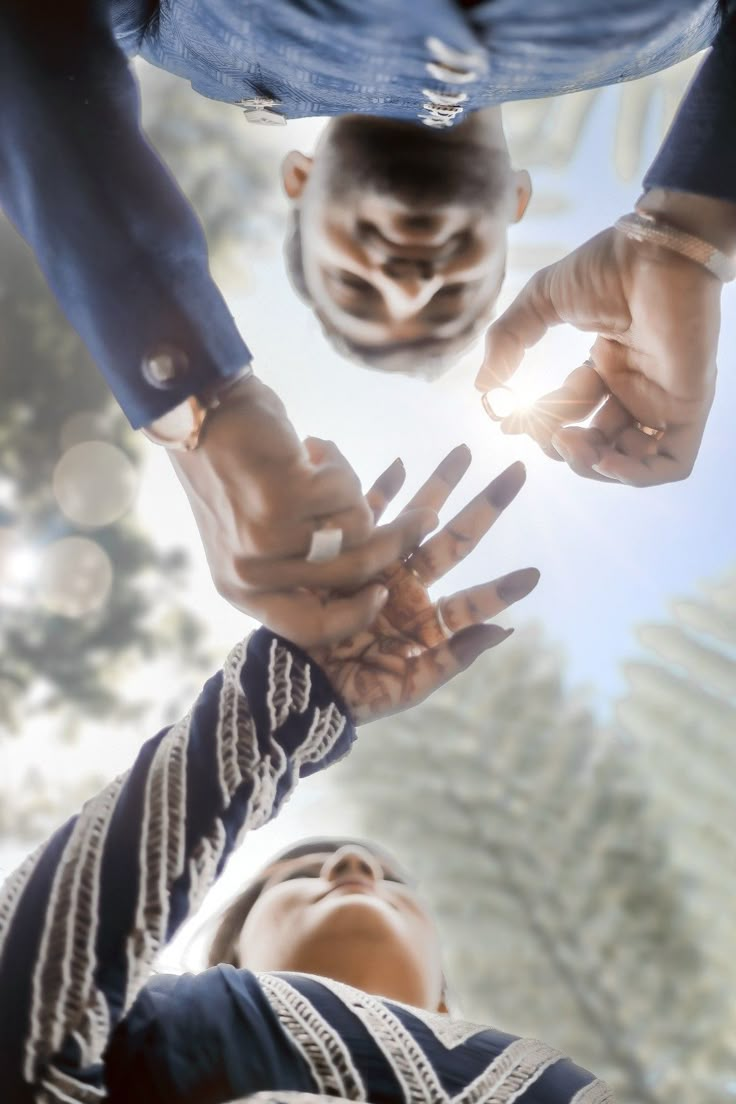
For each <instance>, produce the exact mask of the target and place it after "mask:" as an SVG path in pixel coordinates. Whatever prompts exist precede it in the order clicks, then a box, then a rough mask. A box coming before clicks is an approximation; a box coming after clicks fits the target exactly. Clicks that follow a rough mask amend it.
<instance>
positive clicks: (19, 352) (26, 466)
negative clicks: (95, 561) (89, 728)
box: [0, 223, 201, 731]
mask: <svg viewBox="0 0 736 1104" xmlns="http://www.w3.org/2000/svg"><path fill="white" fill-rule="evenodd" d="M0 358H1V359H2V363H3V364H4V365H5V366H6V370H5V371H4V372H3V373H2V375H1V376H0V409H1V410H2V415H1V416H0V476H1V481H0V506H1V507H2V510H3V514H2V517H1V518H0V546H5V548H6V553H7V554H6V556H5V557H4V559H0V572H2V571H3V570H4V572H5V578H6V580H7V577H8V576H10V577H11V583H10V584H8V585H6V586H5V587H4V588H3V589H2V591H0V610H1V614H2V615H1V616H0V727H1V728H2V730H3V731H8V730H9V729H11V728H13V727H14V726H15V725H17V724H18V722H19V721H20V720H22V718H23V717H24V716H26V715H27V714H28V713H29V712H36V711H39V710H52V711H55V710H58V709H59V708H60V707H62V706H64V705H68V706H70V707H74V709H75V710H76V711H78V712H81V713H83V714H84V715H87V716H105V715H108V714H110V713H111V712H112V711H113V710H114V711H115V714H116V715H117V716H125V715H126V714H128V715H129V714H130V712H131V711H134V710H135V709H136V708H137V707H139V706H140V705H141V702H140V701H127V700H121V697H120V695H119V693H118V691H117V688H116V686H117V683H118V680H119V677H120V673H121V671H122V670H124V668H125V666H126V665H128V664H129V663H130V660H131V658H132V657H133V656H137V657H139V658H140V657H147V658H150V657H152V656H154V655H157V654H160V653H167V652H173V653H177V654H179V655H180V656H181V657H186V658H187V660H188V661H190V662H192V663H196V662H197V660H198V657H199V652H198V641H199V639H200V636H201V626H200V623H199V622H198V620H197V618H196V617H194V615H193V614H191V613H190V612H188V611H187V610H186V608H185V607H184V606H183V605H182V604H181V603H180V602H179V601H178V600H177V598H176V590H177V588H178V587H179V586H180V584H181V581H182V578H183V573H184V569H185V557H184V556H183V554H182V553H180V552H176V553H173V554H165V555H164V554H162V553H161V552H159V551H158V550H157V549H156V547H155V545H154V544H153V543H152V542H151V540H150V539H149V537H148V536H147V535H146V534H144V533H142V532H141V531H140V530H139V528H138V527H137V525H136V523H135V521H134V519H133V518H132V517H131V516H130V515H129V514H127V515H126V514H124V515H123V517H122V518H121V519H120V520H118V521H116V522H114V523H113V524H109V525H105V526H104V527H102V528H99V529H94V530H93V531H91V532H90V531H89V530H88V529H87V528H84V529H79V528H78V527H77V526H76V525H75V524H74V523H73V522H72V521H69V520H68V519H67V518H66V517H65V516H64V514H63V513H62V512H61V510H60V508H59V504H58V501H57V497H56V495H55V492H54V486H53V475H54V470H55V468H56V465H57V464H58V461H59V460H60V458H61V457H62V455H63V454H64V452H65V447H64V446H65V444H67V443H68V444H78V443H79V442H84V441H85V440H88V439H90V437H92V438H97V439H102V440H104V441H106V442H108V443H110V444H113V445H115V446H117V448H118V449H120V450H121V455H122V456H123V457H127V458H128V459H129V461H130V462H131V465H132V467H133V469H135V468H137V467H138V466H139V464H140V451H139V445H138V442H137V439H136V438H135V435H134V434H133V432H132V431H131V430H130V429H129V427H128V425H127V422H126V421H125V419H124V417H123V415H122V414H121V413H120V412H119V411H118V409H117V407H116V406H115V404H114V402H113V400H112V398H111V396H110V394H109V392H108V390H107V387H106V385H105V383H104V381H103V380H102V378H101V377H100V376H99V374H98V373H97V370H96V368H95V367H94V365H93V364H92V362H91V360H90V358H89V356H88V354H87V352H86V350H85V349H84V347H83V346H82V343H81V342H80V341H79V339H78V338H77V336H76V335H75V333H74V332H73V331H72V330H71V328H70V327H69V326H68V324H67V323H66V322H65V320H64V319H63V317H62V316H61V314H60V312H59V310H58V308H57V307H56V304H55V303H54V301H53V299H52V298H51V296H50V294H49V292H48V291H47V289H46V287H45V286H44V283H43V281H42V277H41V275H40V273H39V272H38V269H37V268H36V265H35V262H34V261H33V259H32V257H31V256H30V254H29V252H28V250H27V249H26V247H25V245H24V244H23V243H22V242H21V241H20V240H19V239H18V238H17V236H16V235H15V233H14V231H13V230H12V229H11V227H9V226H8V225H7V223H1V224H0ZM80 412H84V415H85V416H84V417H80ZM70 535H84V537H85V540H86V541H91V542H94V545H95V546H97V547H98V548H99V549H101V550H102V552H103V553H104V554H105V555H104V556H103V557H102V558H103V563H104V562H105V558H107V559H108V560H109V564H110V567H111V569H112V585H111V587H110V590H109V594H108V595H107V598H106V600H105V601H103V602H102V604H101V605H99V606H98V608H96V609H92V610H91V611H90V612H88V613H87V614H85V615H82V616H78V617H72V616H63V615H59V613H57V612H54V608H55V607H53V606H52V608H51V609H49V608H48V607H47V606H45V605H44V604H43V603H42V602H39V601H38V600H37V597H38V596H37V593H36V588H35V586H34V583H35V580H34V579H33V578H30V579H27V580H25V585H24V586H18V587H16V588H15V591H14V588H13V586H12V575H13V557H14V556H17V555H19V554H22V552H19V550H18V549H21V550H22V549H34V550H36V551H43V549H44V548H48V547H49V546H50V545H51V544H52V542H56V541H59V540H60V539H63V538H65V537H68V536H70ZM11 537H12V538H14V539H15V541H16V542H17V544H18V548H13V547H11V548H9V549H8V547H7V546H8V544H9V543H10V539H11ZM3 538H4V539H3ZM83 572H84V564H83V563H82V562H81V561H80V560H77V562H76V563H72V564H70V565H69V569H68V579H67V584H66V586H67V588H68V589H72V588H75V587H77V586H78V585H79V581H80V578H81V581H82V582H84V579H83V577H82V576H83ZM58 582H59V585H60V587H61V590H62V591H63V590H64V589H65V587H64V579H61V580H58Z"/></svg>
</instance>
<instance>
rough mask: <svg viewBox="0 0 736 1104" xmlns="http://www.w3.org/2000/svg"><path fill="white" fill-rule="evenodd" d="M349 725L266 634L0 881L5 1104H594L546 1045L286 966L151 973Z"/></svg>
mask: <svg viewBox="0 0 736 1104" xmlns="http://www.w3.org/2000/svg"><path fill="white" fill-rule="evenodd" d="M353 738H354V729H353V725H352V723H351V721H350V718H349V716H348V714H347V711H346V708H345V706H344V704H343V703H342V702H341V701H339V700H338V698H337V696H336V694H335V692H334V691H333V689H332V687H331V685H330V683H329V682H328V680H327V679H326V678H325V676H324V674H323V673H322V672H321V671H320V669H319V668H318V667H316V666H315V665H314V664H313V663H312V662H311V661H310V660H309V659H308V658H307V656H305V655H304V654H303V653H302V652H300V651H299V649H297V648H295V647H293V646H292V645H290V644H288V643H287V642H286V641H283V640H281V639H279V638H277V637H275V636H273V635H272V634H271V633H269V632H267V631H266V630H263V629H260V630H259V631H258V632H256V633H255V634H254V635H253V636H252V637H251V638H250V640H249V641H247V642H243V643H241V644H239V645H238V646H237V647H236V648H235V649H234V650H233V651H232V653H231V654H230V656H229V657H228V659H227V661H226V663H225V665H224V667H223V669H222V671H220V672H218V674H217V675H215V676H214V677H213V678H211V679H210V680H209V682H208V683H207V684H206V685H205V687H204V689H203V691H202V693H201V695H200V697H199V698H198V700H197V701H196V703H195V705H194V707H193V709H192V710H191V712H190V713H189V714H188V715H187V716H186V717H184V718H183V719H182V720H181V721H180V722H179V723H178V724H175V725H172V726H171V727H170V728H166V729H164V730H163V731H162V732H160V733H159V734H158V735H157V736H155V737H154V738H153V739H152V740H149V741H148V742H147V743H146V744H144V745H143V747H142V749H141V751H140V753H139V755H138V757H137V759H136V761H135V763H134V764H133V766H132V768H131V769H130V771H128V772H127V773H126V774H125V775H123V776H122V777H120V778H117V779H116V780H115V781H113V782H112V783H111V784H110V785H109V786H107V787H106V788H105V789H104V790H103V791H102V792H101V793H100V794H98V795H97V796H96V797H94V798H93V799H92V800H90V801H88V802H87V803H86V805H85V806H84V807H83V809H82V810H81V812H80V813H79V814H78V815H77V816H75V817H72V818H71V820H69V821H68V823H67V824H65V825H64V826H63V827H62V828H60V829H59V830H58V832H56V833H55V834H54V835H53V836H52V837H51V839H49V840H48V841H47V842H46V843H45V844H44V845H43V846H42V847H40V848H39V849H38V850H37V851H36V852H34V854H32V855H30V856H29V857H28V859H27V860H26V861H25V862H24V863H23V865H22V866H21V867H19V869H18V870H17V871H16V872H15V873H14V874H12V875H11V876H10V878H8V880H7V881H6V883H5V885H4V886H3V887H2V890H1V891H0V993H2V1001H0V1086H1V1087H2V1099H3V1104H32V1102H33V1104H59V1102H66V1104H69V1102H70V1101H71V1102H79V1104H92V1102H94V1104H100V1102H101V1101H103V1100H107V1101H110V1102H111V1104H130V1102H131V1101H135V1102H136V1104H149V1102H150V1104H153V1102H154V1101H155V1102H157V1104H163V1102H165V1104H223V1102H225V1101H230V1100H232V1099H233V1098H235V1097H238V1096H241V1095H245V1094H247V1093H253V1092H258V1091H262V1090H269V1089H271V1090H304V1091H310V1092H318V1093H325V1094H330V1095H333V1096H342V1097H346V1098H348V1099H350V1100H370V1101H373V1102H374V1104H419V1102H425V1101H433V1102H434V1104H453V1102H454V1104H491V1102H493V1104H505V1102H510V1101H512V1100H514V1101H517V1102H518V1101H523V1104H571V1102H573V1101H574V1104H607V1102H609V1101H610V1100H611V1097H610V1095H609V1092H608V1090H607V1089H606V1087H605V1085H603V1084H602V1083H601V1082H600V1081H597V1080H596V1079H595V1078H594V1077H593V1075H592V1074H590V1073H588V1072H587V1071H586V1070H583V1069H581V1068H580V1067H578V1066H576V1065H574V1063H572V1062H571V1061H570V1060H569V1059H567V1058H565V1057H564V1056H563V1055H561V1054H560V1053H559V1052H558V1051H556V1050H555V1049H554V1048H553V1047H550V1046H548V1045H546V1044H545V1043H541V1042H538V1041H537V1040H534V1039H519V1038H516V1037H515V1036H513V1035H508V1034H506V1033H504V1032H502V1031H497V1030H495V1029H493V1028H487V1027H483V1026H479V1025H474V1024H467V1023H463V1022H459V1021H456V1020H453V1019H451V1018H450V1017H449V1016H446V1015H439V1014H431V1013H427V1012H423V1011H420V1010H418V1009H414V1008H409V1007H406V1006H404V1005H401V1004H397V1003H395V1002H391V1001H384V1000H381V999H379V998H378V997H371V996H368V995H367V994H365V993H363V992H361V991H359V990H356V989H352V988H350V987H348V986H345V985H341V984H338V983H336V982H332V981H328V980H326V979H323V978H312V977H308V976H306V975H297V974H288V975H287V974H258V975H256V974H253V973H250V972H248V971H246V970H236V969H234V968H233V967H230V966H221V967H217V968H216V969H212V970H207V971H205V972H204V973H201V974H196V975H184V976H181V977H176V976H166V975H164V976H155V977H154V978H153V979H151V967H152V963H153V962H154V959H155V956H156V954H157V953H158V951H159V950H160V949H161V948H162V947H163V946H164V945H165V944H166V943H167V942H168V941H169V940H170V939H171V938H172V937H173V935H174V933H175V932H176V931H177V929H178V928H179V926H180V925H181V924H182V923H183V922H184V920H185V919H186V918H187V917H188V916H189V915H190V914H191V913H192V912H193V911H194V910H195V909H196V908H197V905H198V903H199V902H200V901H201V899H202V895H203V894H204V893H205V892H206V891H207V889H208V888H209V887H210V886H211V884H212V883H213V882H214V880H215V879H216V878H217V876H218V875H219V873H220V872H221V870H222V868H223V865H224V863H225V862H226V860H227V857H228V855H229V854H230V853H231V851H232V850H233V848H234V847H235V846H236V845H237V844H238V842H239V841H240V840H241V839H242V837H243V835H244V833H245V832H246V831H248V830H249V829H251V828H256V827H258V826H259V825H261V824H264V823H265V822H266V821H267V820H269V819H270V818H271V817H273V816H275V815H276V814H277V812H278V810H279V808H280V806H281V804H282V803H283V801H284V800H285V799H286V798H287V797H288V795H289V793H290V792H291V791H292V790H293V788H294V786H295V785H296V783H297V781H298V779H299V778H300V777H303V776H305V775H308V774H310V773H312V772H313V771H315V770H319V769H321V768H323V767H326V766H328V765H329V764H331V763H333V762H335V761H336V760H337V759H339V758H340V757H341V756H342V755H344V754H345V753H346V752H347V751H348V750H349V747H350V745H351V743H352V740H353Z"/></svg>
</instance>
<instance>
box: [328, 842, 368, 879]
mask: <svg viewBox="0 0 736 1104" xmlns="http://www.w3.org/2000/svg"><path fill="white" fill-rule="evenodd" d="M351 875H352V876H353V877H356V878H359V879H363V880H365V881H370V882H377V881H379V880H380V879H381V878H383V870H382V869H381V866H380V863H379V862H378V861H377V860H376V859H375V857H374V856H373V855H371V853H370V851H366V849H365V848H363V847H359V846H358V845H357V844H348V845H346V846H345V847H341V848H340V849H339V850H338V851H335V853H334V854H333V855H330V856H329V858H328V859H327V860H326V861H325V863H324V865H323V866H322V870H321V876H322V877H323V878H324V879H325V880H326V881H330V882H336V881H340V880H341V879H348V878H350V876H351Z"/></svg>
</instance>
